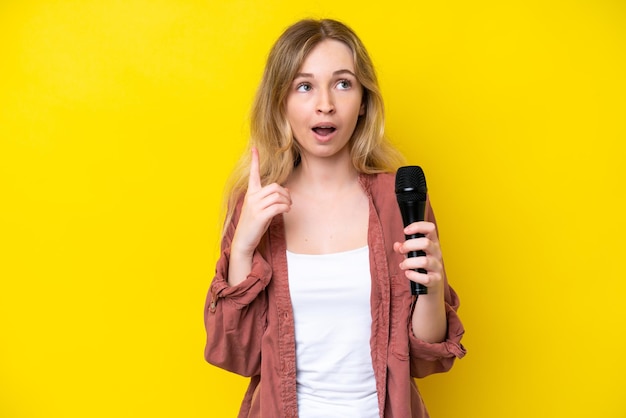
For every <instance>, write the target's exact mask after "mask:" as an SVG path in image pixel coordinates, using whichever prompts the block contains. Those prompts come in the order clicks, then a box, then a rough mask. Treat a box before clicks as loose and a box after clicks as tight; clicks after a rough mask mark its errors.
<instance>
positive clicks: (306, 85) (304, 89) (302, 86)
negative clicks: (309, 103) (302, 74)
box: [296, 83, 311, 92]
mask: <svg viewBox="0 0 626 418" xmlns="http://www.w3.org/2000/svg"><path fill="white" fill-rule="evenodd" d="M296 91H299V92H307V91H311V85H310V84H309V83H299V84H298V85H297V86H296Z"/></svg>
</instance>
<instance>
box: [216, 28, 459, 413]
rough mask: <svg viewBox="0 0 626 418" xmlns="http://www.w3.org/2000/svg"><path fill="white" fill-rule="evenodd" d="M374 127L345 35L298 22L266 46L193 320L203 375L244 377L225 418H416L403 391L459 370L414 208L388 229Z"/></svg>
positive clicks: (358, 58) (426, 225)
mask: <svg viewBox="0 0 626 418" xmlns="http://www.w3.org/2000/svg"><path fill="white" fill-rule="evenodd" d="M383 125H384V115H383V102H382V98H381V95H380V92H379V88H378V83H377V80H376V75H375V71H374V68H373V65H372V62H371V60H370V58H369V56H368V54H367V52H366V50H365V48H364V47H363V45H362V43H361V41H360V40H359V39H358V37H357V36H356V35H355V34H354V32H353V31H352V30H350V29H349V28H348V27H346V26H345V25H344V24H342V23H340V22H337V21H333V20H320V21H316V20H303V21H300V22H297V23H296V24H294V25H293V26H291V27H289V28H288V29H287V30H286V31H285V32H284V33H283V34H282V36H281V37H280V38H279V39H278V41H277V42H276V44H275V45H274V47H273V48H272V50H271V52H270V55H269V57H268V61H267V65H266V68H265V72H264V75H263V80H262V82H261V85H260V88H259V90H258V92H257V96H256V99H255V102H254V105H253V110H252V117H251V133H252V135H251V141H250V142H251V147H250V153H249V157H247V158H246V159H245V160H244V162H243V163H242V165H241V167H243V168H241V169H240V170H239V171H238V173H239V174H235V176H234V180H233V185H232V187H231V191H230V193H229V196H228V197H229V212H228V213H227V216H226V223H225V230H224V236H223V240H222V254H221V257H220V259H219V260H218V263H217V267H216V275H215V278H214V279H213V282H212V284H211V287H210V289H209V294H208V297H207V302H206V307H205V324H206V330H207V344H206V349H205V357H206V359H207V361H208V362H210V363H212V364H214V365H216V366H218V367H221V368H224V369H227V370H230V371H232V372H235V373H238V374H241V375H244V376H250V377H251V381H250V385H249V388H248V391H247V393H246V395H245V397H244V400H243V403H242V406H241V410H240V414H239V416H240V417H263V418H269V417H271V418H277V417H301V418H306V417H324V418H329V417H385V418H393V417H396V418H407V417H427V416H428V413H427V412H426V409H425V407H424V404H423V402H422V399H421V397H420V395H419V392H418V390H417V387H416V385H415V381H414V379H413V377H423V376H426V375H428V374H431V373H436V372H444V371H447V370H449V369H450V367H451V366H452V363H453V361H454V359H455V358H461V357H463V356H464V354H465V350H464V348H463V346H462V345H461V344H460V339H461V336H462V334H463V332H464V330H463V326H462V324H461V322H460V320H459V318H458V316H457V315H456V310H457V308H458V298H457V296H456V294H455V293H454V291H453V290H452V289H451V288H450V287H449V286H448V283H447V280H446V276H445V271H444V268H443V262H442V258H441V252H440V247H439V240H438V237H437V230H436V225H435V219H434V216H433V213H432V209H431V206H430V203H429V202H427V210H426V220H425V221H424V222H416V223H414V224H411V225H409V226H407V227H406V228H403V224H402V219H401V217H400V212H399V210H398V206H397V203H396V201H395V193H394V174H393V172H394V170H395V169H396V168H397V167H398V165H399V164H400V162H401V161H402V160H401V157H400V156H399V154H398V153H397V151H395V150H394V149H393V148H392V147H391V146H390V145H389V143H388V142H387V141H386V140H385V139H384V132H383ZM415 233H420V234H424V235H425V238H421V239H411V240H405V238H404V236H405V234H407V235H410V234H415ZM418 250H420V251H424V252H425V254H426V256H425V257H413V258H407V257H406V254H407V253H408V252H410V251H418ZM418 268H419V269H425V270H426V273H425V274H424V273H418V272H417V271H415V270H416V269H418ZM407 279H408V280H412V281H414V282H417V283H421V284H423V285H425V286H426V287H427V288H428V294H427V295H421V296H419V299H416V298H415V297H414V296H412V295H411V292H410V286H409V281H408V280H407Z"/></svg>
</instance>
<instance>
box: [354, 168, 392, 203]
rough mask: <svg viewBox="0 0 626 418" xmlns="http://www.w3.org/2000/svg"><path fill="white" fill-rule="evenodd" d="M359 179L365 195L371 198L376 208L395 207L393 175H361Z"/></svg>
mask: <svg viewBox="0 0 626 418" xmlns="http://www.w3.org/2000/svg"><path fill="white" fill-rule="evenodd" d="M361 178H362V182H363V186H364V188H365V191H366V193H367V194H368V195H370V196H371V198H372V200H373V201H374V204H375V205H376V206H378V207H381V206H383V207H385V206H388V205H392V206H393V207H395V206H396V205H397V203H396V193H395V186H396V175H395V173H378V174H362V175H361Z"/></svg>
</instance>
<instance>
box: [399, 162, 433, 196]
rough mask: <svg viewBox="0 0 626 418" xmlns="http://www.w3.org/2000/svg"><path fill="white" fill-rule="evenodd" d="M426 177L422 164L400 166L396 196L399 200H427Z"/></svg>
mask: <svg viewBox="0 0 626 418" xmlns="http://www.w3.org/2000/svg"><path fill="white" fill-rule="evenodd" d="M427 192H428V188H427V187H426V177H425V176H424V171H423V170H422V168H421V167H420V166H417V165H410V166H404V167H400V168H399V169H398V172H397V173H396V197H397V198H398V201H403V202H408V201H416V200H418V201H426V194H427Z"/></svg>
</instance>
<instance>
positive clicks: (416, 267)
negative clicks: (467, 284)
mask: <svg viewBox="0 0 626 418" xmlns="http://www.w3.org/2000/svg"><path fill="white" fill-rule="evenodd" d="M395 192H396V198H397V200H398V206H399V208H400V213H401V215H402V221H403V223H404V226H405V228H404V233H405V238H406V241H405V242H404V243H398V242H396V243H395V244H394V250H395V251H396V252H398V253H401V254H406V255H407V258H406V259H405V260H404V261H403V262H402V263H401V265H400V268H402V269H403V270H405V271H406V276H407V278H409V280H411V282H410V283H411V293H412V294H413V295H418V296H419V295H425V294H427V293H428V287H437V286H440V285H441V283H442V277H443V263H442V261H441V260H442V259H441V250H440V248H439V239H438V237H437V230H436V228H435V225H434V224H433V223H432V222H424V215H425V212H426V200H427V193H428V189H427V187H426V178H425V176H424V172H423V171H422V169H421V168H420V167H419V166H405V167H400V168H399V169H398V172H397V174H396V185H395Z"/></svg>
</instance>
